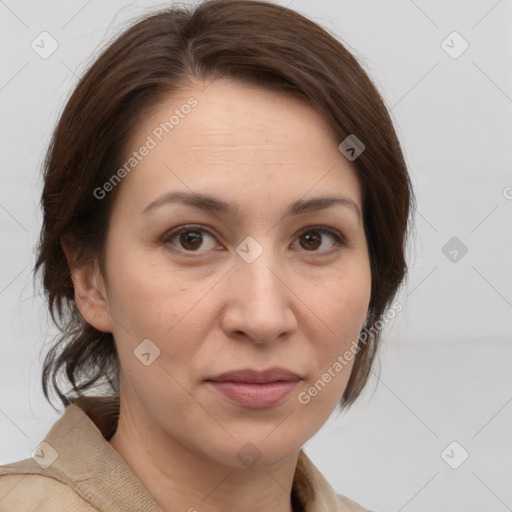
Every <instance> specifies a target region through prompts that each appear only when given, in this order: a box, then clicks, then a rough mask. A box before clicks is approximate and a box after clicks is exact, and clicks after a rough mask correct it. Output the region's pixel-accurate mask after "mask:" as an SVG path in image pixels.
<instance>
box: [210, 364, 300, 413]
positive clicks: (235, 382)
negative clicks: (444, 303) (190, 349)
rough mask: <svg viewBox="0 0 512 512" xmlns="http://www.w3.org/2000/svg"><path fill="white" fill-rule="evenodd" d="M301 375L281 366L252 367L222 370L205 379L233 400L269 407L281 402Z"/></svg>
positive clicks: (246, 404) (250, 405) (240, 403)
mask: <svg viewBox="0 0 512 512" xmlns="http://www.w3.org/2000/svg"><path fill="white" fill-rule="evenodd" d="M300 380H301V378H300V377H299V375H297V374H296V373H294V372H291V371H289V370H286V369H284V368H277V367H273V368H269V369H268V370H265V371H261V372H258V371H256V370H252V369H243V370H235V371H231V372H226V373H223V374H222V375H218V376H217V377H213V378H211V379H208V380H207V381H206V382H207V384H208V385H209V386H211V387H212V388H213V389H215V390H216V391H219V392H220V393H221V394H223V395H224V396H225V397H227V398H229V399H230V400H232V401H233V402H235V403H237V404H239V405H242V406H243V407H248V408H264V407H272V406H274V405H277V404H279V403H280V402H282V401H283V400H284V399H285V398H286V397H287V396H288V395H289V394H290V393H291V392H292V391H293V389H294V388H295V387H296V386H297V384H298V383H299V381H300Z"/></svg>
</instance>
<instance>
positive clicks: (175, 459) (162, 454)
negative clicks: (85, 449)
mask: <svg viewBox="0 0 512 512" xmlns="http://www.w3.org/2000/svg"><path fill="white" fill-rule="evenodd" d="M141 417H144V415H140V414H130V411H126V410H125V409H124V408H121V411H120V416H119V422H118V426H117V430H116V432H115V434H114V435H113V436H112V438H111V439H110V441H109V442H110V444H111V445H112V447H113V448H114V449H115V450H116V451H117V452H118V453H119V454H120V455H121V457H122V458H123V459H124V460H125V462H126V463H127V464H128V466H129V467H130V468H131V470H132V471H133V473H134V474H135V475H136V476H137V478H138V479H139V480H140V481H141V482H142V484H143V485H144V487H146V489H147V490H148V491H149V493H150V494H151V495H152V496H153V499H154V500H155V502H156V503H157V504H158V505H159V506H160V508H161V509H162V510H163V512H171V511H176V510H186V511H189V512H194V511H201V512H221V511H222V512H224V511H225V510H244V512H256V511H258V512H259V511H261V510H266V511H268V512H294V510H293V506H292V496H291V489H292V484H293V478H294V474H295V469H296V465H297V459H298V454H299V452H298V451H297V452H294V453H293V454H292V455H290V456H289V457H287V458H286V459H284V460H283V461H281V462H280V463H279V464H276V465H275V466H272V467H271V468H266V469H257V468H239V467H232V466H228V465H225V464H222V463H219V462H218V461H215V460H212V459H211V458H207V457H205V456H204V455H202V454H201V453H200V452H198V451H195V450H191V449H189V448H188V447H186V446H184V445H183V444H182V443H181V442H179V440H177V439H174V438H171V437H170V436H169V435H168V434H167V433H165V432H162V431H161V430H159V429H158V428H155V427H154V426H144V425H141V424H140V423H139V422H137V418H138V419H139V420H140V418H141ZM148 432H151V436H149V435H147V434H148ZM141 439H144V443H141V442H140V440H141Z"/></svg>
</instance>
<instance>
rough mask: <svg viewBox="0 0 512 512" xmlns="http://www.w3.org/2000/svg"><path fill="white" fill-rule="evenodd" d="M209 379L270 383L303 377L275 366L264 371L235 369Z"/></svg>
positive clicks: (215, 380)
mask: <svg viewBox="0 0 512 512" xmlns="http://www.w3.org/2000/svg"><path fill="white" fill-rule="evenodd" d="M207 380H210V381H214V382H248V383H270V382H279V381H297V380H301V377H300V376H299V375H297V374H296V373H294V372H292V371H290V370H287V369H286V368H279V367H276V366H274V367H272V368H268V369H267V370H263V371H257V370H253V369H251V368H244V369H240V370H233V371H229V372H225V373H222V374H220V375H217V376H216V377H212V378H210V379H207Z"/></svg>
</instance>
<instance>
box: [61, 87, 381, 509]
mask: <svg viewBox="0 0 512 512" xmlns="http://www.w3.org/2000/svg"><path fill="white" fill-rule="evenodd" d="M191 96H193V97H194V98H196V100H197V102H198V104H197V106H196V107H195V108H194V109H192V110H191V112H190V113H189V114H188V115H186V116H184V118H183V119H181V120H180V122H179V125H177V126H175V127H174V129H173V131H172V132H170V133H169V134H166V135H165V136H164V138H163V140H162V141H161V142H159V143H158V145H157V147H156V148H154V149H152V150H151V151H150V152H149V154H148V155H147V156H146V157H144V159H143V160H142V161H141V162H140V163H139V164H138V165H137V167H136V168H134V170H133V171H132V172H131V173H129V174H128V175H127V176H126V177H125V178H124V179H123V181H122V183H121V184H120V185H118V187H120V189H119V190H118V193H119V194H118V196H117V197H116V201H115V203H114V208H113V213H112V217H111V219H110V225H109V232H108V237H107V245H106V260H105V268H104V273H102V272H101V271H100V270H99V267H98V265H97V264H96V263H95V262H91V263H87V264H75V263H74V259H73V254H72V251H70V250H68V248H65V250H66V254H67V256H68V261H69V263H70V266H71V268H72V275H73V281H74V284H75V300H76V303H77V306H78V308H79V309H80V312H81V313H82V315H83V317H84V318H85V320H86V321H87V322H89V323H90V324H92V325H93V326H95V327H96V328H97V329H99V330H102V331H108V332H112V333H113V336H114V339H115V343H116V347H117V350H118V354H119V358H120V362H121V371H122V378H121V384H120V386H121V387H120V396H121V410H120V419H119V426H118V429H117V431H116V433H115V435H114V436H113V437H112V438H111V440H110V443H111V445H112V446H113V447H114V448H115V449H116V450H117V451H118V452H119V454H120V455H121V456H122V457H123V459H124V460H125V461H126V462H127V464H128V465H129V466H130V467H131V469H132V470H133V472H134V473H135V475H136V476H137V477H138V478H139V479H140V481H141V482H142V483H143V484H144V485H145V487H146V488H147V489H148V490H149V492H150V493H151V494H152V496H153V497H154V499H155V501H156V502H157V503H158V504H159V505H160V507H161V508H162V509H163V510H164V511H165V512H167V511H171V510H173V511H176V510H189V509H190V508H191V507H194V508H196V509H197V510H201V511H211V512H214V511H225V510H245V511H247V512H252V511H256V510H258V511H260V510H267V511H280V512H282V511H291V510H292V507H291V502H290V493H291V486H292V482H293V476H294V472H295V467H296V463H297V457H298V454H299V450H300V448H301V447H302V445H303V444H304V443H305V442H306V441H307V440H308V439H309V438H311V437H312V436H313V435H314V434H315V433H316V432H317V431H318V430H319V429H320V427H321V426H322V425H323V424H324V422H325V421H326V420H327V419H328V418H329V416H330V414H331V413H332V412H333V410H334V408H335V407H336V405H337V404H338V402H339V400H340V398H341V396H342V394H343V391H344V389H345V387H346V384H347V381H348V378H349V376H350V372H351V369H352V363H353V361H352V362H350V363H349V364H348V365H347V366H345V367H344V368H343V370H342V371H340V372H339V373H337V374H336V377H335V378H333V379H332V380H331V381H330V382H329V383H328V384H327V385H326V386H325V387H324V388H323V389H322V391H321V392H319V393H318V394H317V395H316V396H315V397H312V398H311V401H310V402H309V403H308V404H307V405H304V404H302V403H301V402H300V401H299V400H298V395H299V393H300V392H303V391H305V390H307V389H308V388H310V387H311V386H312V385H313V384H314V383H315V382H316V381H318V379H319V378H320V377H321V376H322V374H323V373H324V372H325V371H327V369H328V368H329V367H332V365H333V364H334V362H335V361H336V358H337V357H338V356H339V355H342V354H344V352H345V351H346V350H348V349H349V348H350V344H351V342H352V341H353V340H355V339H356V338H357V336H358V334H359V332H360V330H361V328H362V325H363V323H364V320H365V318H366V314H367V310H368V305H369V301H370V289H371V277H370V263H369V257H368V248H367V241H366V238H365V233H364V227H363V221H362V218H360V217H358V215H357V214H356V213H355V211H354V210H352V209H351V208H349V207H346V206H342V205H334V206H331V207H329V208H327V209H324V210H320V211H316V212H310V213H307V214H304V215H299V216H295V217H289V218H282V216H283V213H284V211H285V209H286V208H287V207H288V205H289V204H290V203H292V202H294V201H296V200H297V199H310V198H312V197H317V196H320V195H324V194H334V193H336V194H342V195H344V196H345V197H348V198H350V199H351V200H352V201H353V202H354V203H355V204H356V205H357V206H358V208H359V210H361V209H362V202H361V199H362V198H361V190H360V185H359V182H358V178H357V175H356V173H355V170H354V168H353V167H352V164H351V163H350V162H349V161H348V160H347V159H346V158H345V157H344V156H343V155H342V154H341V153H340V152H339V150H338V148H337V146H338V144H339V142H341V141H339V140H337V138H336V137H335V136H334V134H333V133H332V131H331V129H330V127H329V126H328V125H327V123H326V122H325V121H324V120H323V119H322V118H321V117H320V115H319V114H318V113H317V112H316V111H315V109H314V108H313V107H311V106H310V105H309V104H308V103H306V102H304V101H302V100H300V99H298V98H296V97H293V96H289V95H284V94H283V93H280V92H274V91H268V90H265V89H261V88H257V87H252V86H248V85H241V84H240V83H235V82H231V81H229V80H217V81H214V82H212V83H210V84H209V85H207V84H205V83H202V82H194V84H193V86H191V87H190V89H189V90H187V92H186V94H185V93H184V94H181V95H175V96H173V97H172V98H171V97H170V98H169V99H168V100H166V101H165V103H163V104H161V105H159V106H158V107H157V108H155V109H154V110H153V111H151V112H150V113H148V116H147V118H145V119H144V120H143V122H142V124H141V125H140V126H138V127H137V130H136V131H135V132H134V134H133V138H132V141H131V144H130V148H131V150H136V149H137V148H139V147H140V146H141V145H143V144H144V143H145V142H146V140H147V136H148V135H150V134H151V133H152V131H153V130H154V128H155V127H156V126H157V125H159V123H161V122H163V121H165V120H168V119H169V117H170V115H171V114H172V112H173V111H174V109H176V108H179V107H180V106H181V105H183V104H185V103H186V102H187V99H188V98H190V97H191ZM130 154H131V151H130V152H129V154H128V156H127V158H128V157H129V155H130ZM171 191H183V192H191V191H194V192H201V193H207V194H210V195H214V196H216V197H218V198H219V199H223V200H225V201H230V202H236V203H237V204H238V205H239V211H238V215H237V216H236V217H233V218H231V217H229V216H225V215H221V214H212V213H207V212H203V211H201V210H198V209H195V208H193V207H191V206H185V205H182V204H178V203H175V204H167V205H165V206H161V207H158V208H153V209H151V210H150V211H149V212H147V213H142V212H143V210H144V209H145V208H146V207H147V206H148V205H149V204H150V203H151V202H152V201H154V200H155V199H157V198H159V197H161V196H162V195H163V194H164V193H166V192H171ZM187 224H200V225H201V226H202V229H205V230H207V231H201V232H200V233H202V236H203V238H202V245H201V243H200V242H199V243H197V242H196V243H195V244H194V243H189V244H188V245H184V244H183V241H182V243H180V237H179V235H178V236H177V237H175V238H174V239H172V240H169V239H167V240H165V235H166V234H167V233H168V232H169V231H170V230H171V229H172V228H176V227H180V226H184V225H187ZM314 225H321V226H323V227H325V228H329V229H332V230H335V231H339V232H341V233H342V234H343V235H344V236H345V238H346V241H347V243H346V244H345V245H343V246H338V245H336V243H335V240H334V239H333V238H332V237H331V236H330V235H329V234H328V233H323V234H322V233H321V232H320V233H319V232H318V231H315V230H313V232H311V230H309V233H310V236H311V235H312V236H315V234H316V236H317V237H318V240H317V239H314V240H313V241H310V240H309V239H308V238H307V237H305V236H304V235H305V234H307V233H308V230H307V229H306V230H305V229H304V228H308V227H311V226H314ZM303 231H305V232H306V233H302V232H303ZM192 232H193V233H196V230H195V229H192ZM247 236H251V237H253V238H254V239H255V240H256V241H257V242H258V244H259V245H260V246H261V247H262V248H263V252H262V254H261V255H260V256H259V257H258V258H257V259H256V260H255V261H253V262H252V263H248V262H247V261H245V260H244V259H243V258H242V257H240V256H239V254H238V253H237V252H236V248H237V246H238V245H239V244H240V243H241V242H242V241H243V240H244V239H245V238H246V237H247ZM189 237H190V234H189ZM167 238H168V237H167ZM181 240H183V237H182V239H181ZM185 244H186V239H185ZM187 249H188V252H187ZM194 251H195V252H194ZM329 252H330V253H329ZM144 339H150V340H151V342H152V343H153V344H154V345H155V346H157V347H158V348H159V350H160V355H159V357H157V358H156V359H155V360H154V361H153V362H152V363H151V364H150V365H148V366H146V365H144V364H142V363H141V361H140V360H139V358H137V357H136V356H135V355H134V350H136V348H137V347H138V346H139V344H140V343H141V342H142V340H144ZM271 366H282V367H285V368H288V369H290V370H292V371H295V372H296V373H298V374H299V375H300V376H301V377H302V380H301V381H300V383H299V384H298V386H297V388H296V389H295V390H294V391H293V392H292V393H291V395H289V396H288V397H287V398H286V400H285V401H284V402H283V403H281V404H279V405H277V406H274V407H269V408H266V409H247V408H244V407H242V406H240V405H237V404H235V403H233V402H231V401H229V400H228V399H227V398H226V397H224V396H223V395H221V394H220V393H218V392H217V391H215V390H212V389H211V388H210V387H209V386H207V385H206V384H205V382H204V380H205V379H207V378H208V377H212V376H215V375H218V374H220V373H223V372H225V371H228V370H233V369H238V368H247V367H250V368H254V369H258V370H261V369H266V368H269V367H271ZM248 442H250V443H252V444H254V445H255V446H256V447H257V450H258V451H259V453H260V454H261V459H260V460H259V462H258V463H257V464H256V465H255V466H253V467H247V466H246V465H244V464H243V463H242V462H241V460H240V459H239V458H238V457H237V453H238V452H239V450H240V449H241V448H242V447H243V446H244V445H245V444H246V443H248Z"/></svg>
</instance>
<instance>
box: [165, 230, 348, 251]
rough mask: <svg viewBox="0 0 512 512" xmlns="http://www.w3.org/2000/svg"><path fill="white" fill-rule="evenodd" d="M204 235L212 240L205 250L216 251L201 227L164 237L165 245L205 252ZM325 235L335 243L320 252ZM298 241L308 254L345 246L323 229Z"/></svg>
mask: <svg viewBox="0 0 512 512" xmlns="http://www.w3.org/2000/svg"><path fill="white" fill-rule="evenodd" d="M203 234H206V240H208V239H209V240H210V242H209V244H206V245H207V247H206V248H205V247H203V249H205V250H210V249H214V248H215V247H216V246H217V244H216V241H215V238H214V237H213V235H211V234H210V233H209V232H208V231H207V230H205V229H203V228H202V227H201V226H188V227H185V228H181V229H180V230H175V231H172V232H170V233H168V234H167V235H166V236H165V237H164V239H163V243H165V244H168V243H170V244H171V245H173V246H174V247H177V248H178V249H179V250H182V251H184V252H188V253H190V252H203V251H198V250H197V249H200V248H201V246H203V245H204V241H205V236H203ZM325 235H327V236H328V237H329V238H331V240H332V241H333V243H332V244H331V246H330V247H328V248H324V250H320V251H319V250H317V249H318V248H319V247H321V246H322V243H323V238H324V236H325ZM297 240H298V241H299V242H300V245H301V246H302V248H303V249H305V250H306V251H307V252H328V253H330V252H332V250H333V248H336V246H343V245H345V243H344V238H343V237H342V236H341V235H340V234H339V233H338V232H337V231H333V230H331V229H326V228H323V227H310V228H308V229H307V230H304V231H302V232H301V233H300V234H299V235H298V238H297ZM174 241H177V243H179V244H180V245H179V246H177V244H175V243H174ZM208 245H209V247H208Z"/></svg>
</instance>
